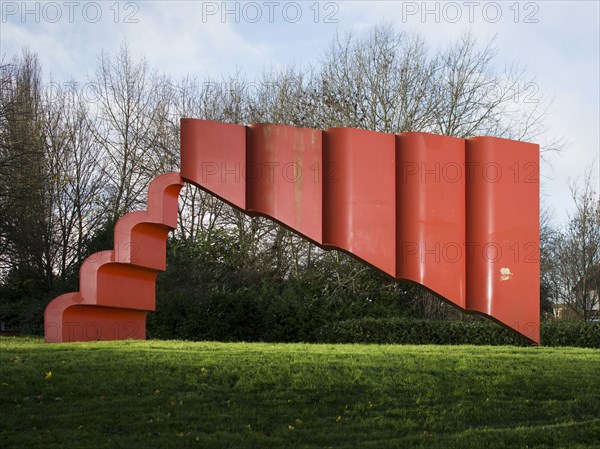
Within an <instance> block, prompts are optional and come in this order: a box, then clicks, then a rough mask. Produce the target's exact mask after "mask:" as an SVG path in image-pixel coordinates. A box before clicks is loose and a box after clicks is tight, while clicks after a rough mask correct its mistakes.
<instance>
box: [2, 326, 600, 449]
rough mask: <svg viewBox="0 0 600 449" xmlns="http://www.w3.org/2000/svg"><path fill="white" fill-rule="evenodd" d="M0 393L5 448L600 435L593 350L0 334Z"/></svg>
mask: <svg viewBox="0 0 600 449" xmlns="http://www.w3.org/2000/svg"><path fill="white" fill-rule="evenodd" d="M49 372H51V373H52V374H51V376H50V375H48V374H47V373H49ZM46 377H49V378H46ZM0 404H1V407H2V408H1V419H0V447H2V448H3V449H7V448H44V449H50V448H94V449H98V448H113V447H128V448H138V447H139V448H144V449H145V448H171V447H172V448H185V447H193V448H261V449H262V448H279V447H285V448H327V447H332V448H377V449H379V448H404V447H406V448H413V447H426V448H428V449H431V448H453V447H455V448H477V449H484V448H490V447H493V448H504V447H505V448H519V447H520V448H534V447H535V448H538V447H539V448H541V447H548V448H554V447H578V448H584V447H586V448H588V447H600V351H599V350H593V349H575V348H546V347H541V348H517V347H509V346H500V347H498V346H494V347H485V346H377V345H301V344H285V345H284V344H244V343H236V344H224V343H191V342H181V341H147V342H138V341H119V342H98V343H72V344H62V345H45V344H43V343H42V341H41V340H39V339H28V338H2V339H0Z"/></svg>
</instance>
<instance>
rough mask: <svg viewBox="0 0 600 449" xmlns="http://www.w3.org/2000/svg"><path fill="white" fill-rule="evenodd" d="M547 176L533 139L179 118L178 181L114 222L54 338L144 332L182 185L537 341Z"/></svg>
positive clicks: (58, 312)
mask: <svg viewBox="0 0 600 449" xmlns="http://www.w3.org/2000/svg"><path fill="white" fill-rule="evenodd" d="M538 168H539V147H538V146H537V145H534V144H529V143H524V142H516V141H510V140H504V139H498V138H494V137H476V138H472V139H459V138H454V137H448V136H439V135H433V134H427V133H402V134H397V135H393V134H386V133H378V132H373V131H366V130H359V129H351V128H333V129H327V130H323V131H321V130H315V129H306V128H297V127H293V126H288V125H271V124H254V125H250V126H247V127H246V126H242V125H234V124H227V123H220V122H212V121H205V120H196V119H184V120H182V122H181V179H180V178H179V175H178V174H168V175H163V176H164V177H159V178H157V180H156V181H154V182H153V183H152V185H151V187H150V190H149V195H148V198H149V207H148V211H142V212H133V213H130V214H128V215H126V216H125V217H123V218H122V219H121V220H119V222H118V223H117V225H116V228H115V249H114V250H113V251H104V252H101V253H98V254H97V255H94V256H92V258H90V259H88V260H86V262H84V264H83V266H82V268H81V275H80V283H81V293H79V292H78V293H68V294H66V295H62V296H60V297H58V298H56V299H55V300H54V301H52V302H51V303H50V305H49V306H48V308H47V310H46V317H45V318H46V340H47V341H74V340H95V339H121V338H127V337H132V338H145V316H146V312H147V311H151V310H154V282H155V278H156V274H157V272H158V271H160V270H164V269H165V241H166V236H167V234H168V232H169V230H170V229H173V228H174V227H175V226H176V219H177V194H178V192H179V188H180V187H181V185H182V181H187V182H191V183H193V184H195V185H197V186H199V187H201V188H202V189H204V190H206V191H208V192H210V193H212V194H214V195H216V196H217V197H219V198H220V199H222V200H224V201H226V202H228V203H229V204H231V205H233V206H234V207H236V208H238V209H240V210H242V211H244V212H246V213H247V214H249V215H263V216H267V217H270V218H272V219H274V220H276V221H278V222H280V223H281V224H283V225H284V226H286V227H288V228H289V229H291V230H293V231H295V232H297V233H298V234H300V235H302V236H304V237H306V238H308V239H310V240H311V241H313V242H315V243H316V244H318V245H320V246H321V247H323V248H325V249H333V248H335V249H340V250H343V251H345V252H347V253H349V254H351V255H353V256H355V257H356V258H358V259H360V260H362V261H364V262H366V263H368V264H370V265H371V266H373V267H375V268H377V269H379V270H381V271H383V272H384V273H387V274H388V275H390V276H392V277H395V278H398V279H405V280H408V281H412V282H416V283H419V284H422V285H424V286H425V287H426V288H428V289H429V290H430V291H432V292H433V293H435V294H436V295H438V296H440V297H442V298H444V299H445V300H447V301H448V302H450V303H452V304H454V305H455V306H456V307H458V308H461V309H464V310H465V311H470V312H475V313H481V314H484V315H486V316H489V317H491V318H492V319H494V320H496V321H498V322H500V323H501V324H503V325H505V326H507V327H509V328H511V329H513V330H515V331H517V332H519V333H520V334H522V335H524V336H525V337H527V338H529V339H530V340H531V341H532V342H535V343H539V172H538ZM159 180H160V181H159ZM157 211H159V212H157ZM119 326H121V327H119ZM121 328H123V329H125V328H127V330H123V331H120V329H121ZM119 332H121V333H120V334H119ZM123 332H129V334H127V335H125V336H124V335H123Z"/></svg>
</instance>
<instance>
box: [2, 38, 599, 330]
mask: <svg viewBox="0 0 600 449" xmlns="http://www.w3.org/2000/svg"><path fill="white" fill-rule="evenodd" d="M494 56H495V52H494V49H493V46H492V45H491V44H488V45H487V46H483V47H482V46H479V45H478V44H477V42H476V41H475V40H474V39H473V38H472V37H470V36H464V37H463V38H461V39H459V40H457V41H456V42H453V43H451V44H449V45H448V47H447V48H445V49H443V50H440V51H437V52H434V51H432V49H431V48H429V47H428V45H427V44H426V42H425V41H424V40H423V38H422V37H421V36H419V35H418V34H411V33H405V32H397V31H395V30H394V29H393V28H391V27H374V28H371V29H369V30H368V31H367V32H365V33H363V34H360V35H356V34H348V35H346V36H342V37H337V38H336V39H335V40H334V41H333V42H332V44H331V45H330V47H329V48H328V49H327V50H326V51H325V53H324V54H323V57H322V59H321V60H320V61H319V62H318V63H317V64H316V65H314V66H311V67H295V68H288V69H284V70H280V71H273V70H271V71H266V72H264V73H263V74H262V75H261V76H260V79H259V80H253V81H249V80H247V79H245V78H244V76H243V75H241V74H239V73H238V74H234V75H231V76H229V77H224V78H222V79H204V80H201V79H198V78H195V77H192V76H188V77H185V78H182V79H179V80H173V79H170V78H167V77H165V76H163V75H160V74H159V73H158V72H156V71H155V70H153V69H152V68H150V67H149V66H148V64H147V63H146V62H145V60H143V59H136V58H134V57H133V55H132V54H131V53H130V51H129V50H128V48H127V46H125V45H123V46H122V47H121V49H120V51H119V52H118V53H117V54H116V55H109V54H106V53H103V54H101V55H100V57H99V60H98V61H99V62H98V66H97V68H96V71H95V73H94V74H93V76H92V77H91V78H90V79H88V80H85V82H82V83H63V84H57V83H54V82H52V80H45V79H44V78H43V76H42V70H41V67H40V64H39V61H38V58H37V56H36V55H35V54H32V53H30V52H28V51H27V50H24V51H23V54H22V55H20V56H15V57H13V58H12V59H10V60H5V59H3V60H2V62H1V64H0V65H1V68H0V175H1V177H0V210H2V215H1V218H0V251H1V255H0V274H1V276H2V291H1V292H2V296H1V297H0V301H1V302H2V304H3V305H2V309H0V310H2V311H3V316H2V317H1V320H4V321H9V322H14V321H15V320H16V321H18V320H19V319H20V318H19V316H18V313H16V312H14V311H15V310H17V309H18V308H17V309H15V308H14V307H12V308H11V304H16V303H19V304H23V303H25V302H32V301H33V302H34V300H33V299H32V298H38V302H39V304H40V308H42V309H43V307H42V306H43V305H45V303H46V302H47V301H48V300H49V299H51V297H52V296H53V295H55V294H56V293H57V292H60V291H64V290H69V289H71V290H72V289H76V288H77V285H76V282H77V271H78V267H79V265H80V264H81V262H82V261H83V259H84V258H85V257H86V256H87V255H89V254H90V253H91V252H94V251H97V250H101V249H106V248H109V247H111V245H112V242H111V241H110V240H111V232H112V227H113V225H114V222H115V221H116V219H117V218H118V217H120V216H121V215H123V214H124V213H125V212H127V211H130V210H132V209H136V208H141V207H143V204H144V203H145V192H146V188H147V185H148V183H149V181H150V180H151V179H152V178H154V177H155V176H156V175H158V174H161V173H164V172H167V171H177V170H178V165H179V161H178V158H179V119H180V118H181V117H197V118H204V119H211V120H218V121H226V122H233V123H244V124H246V123H252V122H272V123H287V124H292V125H296V126H306V127H314V128H329V127H334V126H350V127H357V128H364V129H372V130H377V131H384V132H390V133H396V132H404V131H428V132H433V133H438V134H446V135H452V136H458V137H467V136H471V135H496V136H501V137H507V138H513V139H522V140H530V141H541V140H542V139H544V138H546V136H547V130H546V129H545V127H544V124H543V119H544V117H545V115H546V113H547V105H548V103H547V101H545V99H544V98H541V97H538V98H535V101H533V102H527V103H523V102H520V101H516V100H517V99H518V96H519V92H521V90H522V88H523V86H525V85H526V84H527V81H528V80H526V79H525V73H524V71H523V70H522V69H520V68H519V67H518V66H516V65H515V66H511V67H508V68H506V69H504V70H498V69H497V68H496V66H495V62H494ZM559 146H560V142H547V143H545V144H544V150H545V151H548V150H555V149H557V148H558V147H559ZM588 184H590V183H588ZM588 190H589V189H588ZM588 190H586V191H585V194H584V195H583V196H581V195H579V191H577V195H576V198H577V201H578V205H580V204H584V206H582V207H583V208H584V211H583V212H581V213H580V212H578V213H577V215H576V216H575V217H573V220H572V221H571V223H570V228H569V229H566V230H561V232H558V230H557V229H555V228H553V227H552V226H551V225H550V224H549V223H547V224H546V226H545V227H544V233H543V234H542V238H543V243H544V244H543V246H542V262H543V267H544V273H543V278H542V281H543V286H544V289H543V292H544V300H545V301H546V302H545V303H544V304H547V305H548V304H549V303H548V301H549V300H552V301H559V300H561V301H565V300H568V302H572V301H571V296H570V295H571V292H574V291H578V290H577V289H578V288H579V287H577V288H575V287H574V286H579V285H580V284H581V282H580V279H581V273H585V274H584V278H583V279H585V280H584V281H583V285H584V287H583V289H584V290H585V291H586V292H587V293H583V295H584V296H585V297H586V298H591V297H592V296H593V295H590V294H589V291H591V289H593V288H595V287H594V285H595V286H596V288H597V279H598V278H597V276H596V277H595V278H594V275H593V269H592V268H590V267H594V266H595V267H597V266H599V260H598V258H599V256H598V242H597V238H596V240H594V237H593V236H596V237H597V233H594V229H596V230H597V227H598V209H599V208H598V199H597V194H596V193H595V192H592V191H591V190H589V191H588ZM582 201H583V202H582ZM180 205H181V208H180V217H179V224H178V228H177V230H176V231H175V233H174V235H173V237H172V240H171V242H170V246H169V248H170V250H169V257H170V259H169V260H170V262H171V263H172V264H177V263H179V264H181V266H182V267H183V268H184V269H188V268H189V266H190V263H193V264H194V265H192V266H194V267H196V268H195V270H196V271H197V273H196V274H197V276H196V275H195V276H186V277H185V279H183V278H181V279H172V278H173V276H171V277H170V276H169V275H165V276H163V277H162V278H161V281H160V282H162V284H160V282H159V292H161V291H162V292H163V293H161V295H162V297H163V298H166V297H167V296H168V295H169V292H170V291H173V289H171V288H170V287H169V285H170V284H169V282H173V283H176V285H177V286H179V287H182V288H183V287H185V288H186V289H187V290H188V291H190V289H193V288H198V289H205V286H206V285H211V286H212V287H211V288H214V289H215V290H218V289H219V288H221V289H224V290H235V291H237V290H239V289H243V288H247V287H248V286H253V287H252V288H259V287H260V288H261V289H265V288H267V287H269V286H268V285H266V284H269V283H272V284H273V285H278V286H280V285H282V284H283V283H286V282H292V281H293V282H295V283H298V282H300V283H304V284H303V285H305V286H307V288H306V289H305V290H306V291H308V292H309V293H306V292H305V293H306V294H307V295H309V296H311V297H313V298H317V297H318V298H320V300H322V301H324V304H325V306H324V308H323V309H322V310H323V311H324V310H329V311H331V310H334V307H333V306H332V304H333V305H335V304H337V305H338V306H339V305H340V304H345V306H344V307H349V309H348V310H350V309H351V310H355V312H356V313H357V314H358V313H361V314H364V313H369V312H368V310H377V311H378V312H377V313H381V314H389V313H392V314H406V313H410V314H417V315H419V316H426V317H430V318H440V317H448V316H453V314H455V313H456V312H454V311H453V310H452V309H451V308H449V307H447V306H445V305H444V304H443V303H441V302H440V301H439V300H437V299H436V298H433V297H432V296H430V295H429V294H427V293H425V292H422V291H420V290H418V289H416V288H415V287H412V286H406V285H401V284H398V283H395V282H391V281H390V280H389V279H386V278H385V277H383V276H382V275H380V274H378V273H375V272H373V271H372V270H370V269H369V268H366V267H364V266H363V265H361V264H359V263H357V262H355V261H354V260H353V259H351V258H349V257H347V256H345V255H343V254H340V253H337V252H323V251H321V250H320V249H318V248H317V247H315V246H314V245H312V244H310V243H308V242H306V241H304V240H302V239H300V238H298V237H297V236H295V235H293V234H292V233H290V232H289V231H287V230H285V229H283V228H281V227H280V226H278V225H275V224H274V223H272V222H270V221H268V220H265V219H261V218H248V217H246V216H245V215H243V214H241V213H239V212H237V211H235V210H233V209H232V208H230V207H229V206H227V205H225V204H223V203H221V202H219V201H217V200H216V199H214V198H213V197H211V196H210V195H207V194H205V193H203V192H201V191H199V190H197V189H196V188H194V187H192V186H186V187H185V188H184V189H183V191H182V193H181V201H180ZM594 227H595V228H594ZM581 229H585V231H581ZM580 232H584V234H585V236H580V235H579V234H578V233H580ZM546 237H547V238H546ZM570 238H574V239H579V240H577V241H578V242H585V243H584V244H583V246H581V245H580V246H578V247H577V248H580V247H581V250H583V251H584V253H585V255H584V256H583V258H580V257H579V253H577V254H572V255H569V256H567V253H566V250H567V249H569V250H573V248H575V245H573V244H572V242H570V241H569V239H570ZM224 242H229V243H231V242H235V243H231V244H225V243H224ZM232 245H233V246H232ZM594 245H596V246H594ZM225 248H227V251H229V253H228V254H225V251H226V249H225ZM231 253H234V254H236V258H235V260H232V259H231V257H230V254H231ZM184 256H185V257H184ZM206 257H210V258H214V260H215V261H217V262H218V261H222V262H223V263H222V264H221V265H220V267H215V266H213V265H210V264H209V265H206V264H205V263H202V261H201V260H200V259H204V258H206ZM582 261H584V262H583V263H584V266H579V265H577V264H581V263H582ZM559 262H560V266H561V267H562V266H563V264H564V265H565V266H566V265H568V263H571V264H576V265H577V269H576V270H578V271H573V272H569V273H567V271H566V268H564V269H563V268H558V267H559ZM224 266H226V267H227V270H223V267H224ZM169 270H172V273H177V272H178V270H177V269H176V268H170V269H169ZM202 270H205V272H204V273H202V272H201V271H202ZM215 270H216V271H215ZM557 270H560V271H557ZM216 272H219V273H220V274H219V275H218V276H217V275H216V274H215V273H216ZM207 273H213V275H212V276H207ZM551 273H552V274H551ZM590 273H591V274H590ZM188 274H189V273H188ZM567 275H568V276H569V277H568V281H567V280H566V279H567ZM175 277H176V276H175ZM588 278H589V279H591V280H588ZM193 279H195V281H194V280H193ZM215 279H219V283H215V282H214V280H215ZM594 279H595V280H594ZM194 282H195V283H194ZM567 282H570V283H571V284H567ZM593 282H596V284H593ZM186 283H187V284H186ZM190 283H191V284H190ZM160 285H162V286H163V288H162V290H161V288H160ZM174 285H175V284H174ZM278 288H279V287H278ZM267 290H268V288H267ZM181 291H182V292H183V290H181ZM205 291H206V290H205ZM296 291H303V289H301V288H300V289H296ZM161 295H159V301H160V298H161ZM165 295H166V296H165ZM577 295H579V293H577ZM577 295H576V296H577ZM586 295H587V296H586ZM271 296H273V295H271ZM276 296H277V295H275V296H274V297H276ZM283 296H285V295H283ZM283 296H281V295H280V296H279V297H280V298H281V297H283ZM577 297H578V298H579V296H577ZM281 301H283V299H281ZM580 302H581V301H580V299H577V300H575V301H573V304H574V306H575V307H574V309H576V310H580V309H581V307H580V304H579V303H580ZM351 306H352V307H354V306H356V307H355V309H353V308H352V307H351ZM340 307H341V306H340ZM367 309H368V310H367ZM19 310H20V309H19ZM337 310H339V308H338V309H337ZM344 310H345V309H344ZM546 310H547V308H546ZM7 311H8V312H7ZM10 311H12V312H10ZM11 313H12V314H13V316H12V318H11ZM278 313H280V312H278ZM323 313H325V312H323ZM327 313H329V312H327ZM348 313H350V312H348ZM353 313H354V312H353ZM374 313H375V312H374ZM584 317H585V316H584ZM337 318H339V316H338V317H337ZM17 324H18V323H17Z"/></svg>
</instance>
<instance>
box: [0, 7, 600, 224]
mask: <svg viewBox="0 0 600 449" xmlns="http://www.w3.org/2000/svg"><path fill="white" fill-rule="evenodd" d="M0 8H1V20H0V57H2V56H3V57H4V59H5V60H6V59H10V58H11V57H12V56H13V55H16V54H19V53H20V52H21V49H22V48H23V47H24V46H26V47H28V48H29V49H30V50H31V51H33V52H36V53H37V54H38V56H39V58H40V60H41V63H42V68H43V70H44V75H45V78H46V79H50V77H52V79H53V80H54V81H55V82H57V83H59V84H60V83H66V82H69V81H76V82H80V83H85V82H86V79H87V78H88V77H89V76H90V75H91V74H92V73H93V72H94V70H95V68H96V64H97V60H98V55H99V54H100V53H101V52H102V51H106V52H108V53H111V54H114V53H116V52H117V51H118V50H119V47H120V46H121V44H122V43H123V42H124V41H126V42H127V45H128V47H129V48H130V50H131V52H132V54H133V55H135V56H143V57H145V58H146V59H147V60H148V62H149V63H150V65H151V66H152V67H153V68H155V69H157V70H158V71H159V72H161V73H164V74H166V75H169V76H172V77H173V78H175V79H179V78H181V77H183V76H185V75H186V74H192V75H198V76H199V77H200V78H203V77H206V76H211V77H212V78H220V77H221V76H222V75H223V76H226V75H227V74H229V73H234V72H240V73H242V74H243V75H244V76H245V78H246V79H247V80H249V82H252V81H251V80H253V79H258V78H259V76H260V73H261V72H262V71H263V70H265V69H268V68H283V67H288V66H291V65H294V66H307V65H310V64H315V63H318V61H319V60H320V58H322V56H323V53H324V52H325V50H326V49H327V47H328V46H329V45H330V43H331V42H332V40H333V39H334V38H335V36H336V33H338V34H342V35H343V33H345V32H348V31H355V32H360V31H361V30H363V29H365V28H368V27H370V26H373V25H381V24H391V25H392V26H393V27H394V28H395V29H397V30H399V31H400V30H408V31H416V32H419V33H421V34H422V35H423V37H424V38H425V39H426V41H427V42H428V44H429V45H430V46H431V48H433V49H437V48H443V47H444V46H446V45H447V44H448V42H450V41H452V39H455V38H458V37H459V36H461V35H462V34H463V33H465V32H466V31H470V32H471V33H472V34H473V35H474V36H475V37H476V38H477V39H478V40H479V41H480V42H481V43H482V44H484V43H486V42H488V41H489V40H490V39H492V38H494V45H495V47H496V49H497V51H498V53H497V57H496V62H497V64H498V68H499V69H502V68H503V67H505V66H508V65H509V64H511V63H519V64H521V65H522V66H523V67H525V68H526V74H527V76H526V79H527V80H529V81H527V83H525V84H524V85H523V86H522V90H521V91H520V95H519V97H518V100H517V101H531V100H533V101H536V100H537V99H538V98H542V96H544V97H548V98H551V99H552V104H551V108H550V110H549V114H548V116H547V118H546V124H547V126H548V129H549V132H548V135H547V136H544V140H547V141H551V140H552V139H554V138H559V139H563V140H564V141H566V142H567V144H566V145H565V147H564V149H563V150H562V151H561V152H560V153H547V154H544V160H543V162H542V165H541V175H542V178H541V191H542V203H543V204H545V205H546V206H548V207H549V208H551V209H552V210H553V211H554V217H555V220H556V221H557V222H558V223H564V222H566V220H567V219H568V216H569V214H572V213H573V210H574V207H573V201H572V199H571V195H570V191H569V188H568V183H567V181H568V180H569V179H571V180H575V179H577V178H578V177H581V176H582V174H583V171H584V169H585V168H586V166H589V165H590V164H592V163H593V162H595V166H594V169H593V171H594V173H595V184H596V191H600V187H598V183H600V173H599V172H600V168H599V167H600V154H599V153H600V130H599V123H600V2H599V1H597V0H589V1H512V0H509V1H497V2H494V1H456V2H455V1H449V2H443V1H442V2H439V1H430V2H423V1H320V2H317V1H306V2H303V1H299V2H294V1H249V2H236V1H228V2H222V1H165V0H155V1H115V0H108V1H64V2H63V1H46V2H23V1H5V0H0ZM515 98H517V97H515ZM536 143H541V144H542V146H543V145H544V142H536Z"/></svg>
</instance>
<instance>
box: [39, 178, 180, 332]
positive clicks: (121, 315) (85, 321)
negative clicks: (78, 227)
mask: <svg viewBox="0 0 600 449" xmlns="http://www.w3.org/2000/svg"><path fill="white" fill-rule="evenodd" d="M182 185H183V182H182V180H181V178H180V176H179V173H167V174H164V175H161V176H159V177H157V178H156V179H154V180H153V181H152V183H151V184H150V187H149V188H148V209H147V210H145V211H136V212H131V213H129V214H126V215H125V216H123V217H122V218H121V219H119V221H117V224H116V225H115V232H114V249H112V250H110V251H101V252H99V253H96V254H93V255H91V256H90V257H88V258H87V259H86V260H85V261H84V262H83V264H82V265H81V269H80V270H79V285H80V291H79V292H75V293H66V294H64V295H61V296H59V297H58V298H55V299H53V300H52V301H51V302H50V304H48V306H47V307H46V312H45V314H44V334H45V339H46V341H47V342H52V343H54V342H66V341H90V340H123V339H127V338H135V339H144V338H146V314H147V312H148V311H152V310H154V307H155V281H156V275H157V274H158V272H159V271H164V270H165V268H166V237H167V234H168V232H169V231H170V230H172V229H174V228H175V227H176V226H177V208H178V199H179V190H180V189H181V186H182Z"/></svg>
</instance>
